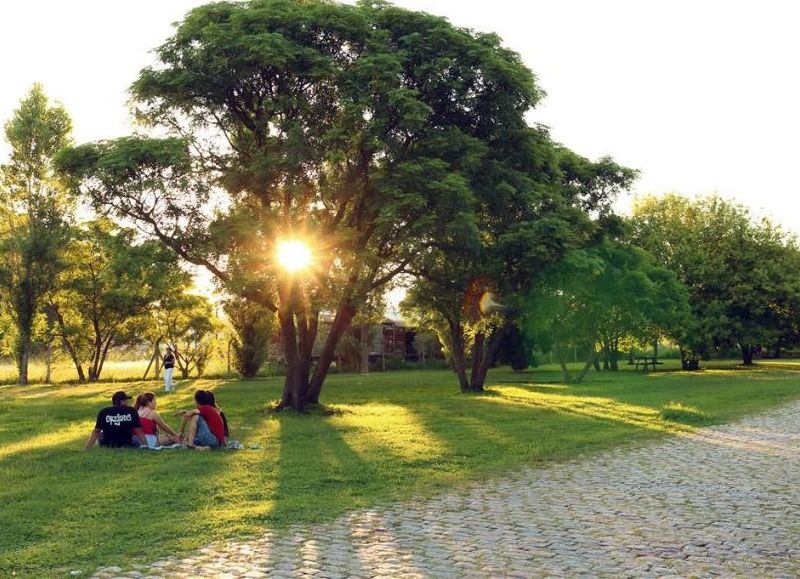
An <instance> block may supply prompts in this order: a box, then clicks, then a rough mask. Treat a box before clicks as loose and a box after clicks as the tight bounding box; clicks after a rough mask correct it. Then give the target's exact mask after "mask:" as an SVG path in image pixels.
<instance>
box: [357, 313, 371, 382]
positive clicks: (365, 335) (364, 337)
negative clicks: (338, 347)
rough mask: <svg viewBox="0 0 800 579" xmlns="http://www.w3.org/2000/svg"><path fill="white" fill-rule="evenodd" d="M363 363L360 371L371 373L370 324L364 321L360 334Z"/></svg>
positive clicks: (360, 365)
mask: <svg viewBox="0 0 800 579" xmlns="http://www.w3.org/2000/svg"><path fill="white" fill-rule="evenodd" d="M360 338H361V339H360V341H359V344H360V352H361V363H360V364H359V368H358V371H359V372H360V373H361V374H369V324H367V323H366V322H362V324H361V336H360Z"/></svg>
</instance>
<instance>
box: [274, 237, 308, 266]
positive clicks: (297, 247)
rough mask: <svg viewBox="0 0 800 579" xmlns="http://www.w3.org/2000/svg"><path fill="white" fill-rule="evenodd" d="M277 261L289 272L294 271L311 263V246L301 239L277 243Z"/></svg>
mask: <svg viewBox="0 0 800 579" xmlns="http://www.w3.org/2000/svg"><path fill="white" fill-rule="evenodd" d="M277 255H278V263H279V264H280V265H281V267H282V268H283V269H285V270H286V271H288V272H289V273H295V272H298V271H300V270H302V269H305V268H307V267H308V266H309V265H311V261H312V257H311V248H309V247H308V244H306V243H305V242H303V241H298V240H296V239H295V240H291V241H281V242H280V243H278V250H277Z"/></svg>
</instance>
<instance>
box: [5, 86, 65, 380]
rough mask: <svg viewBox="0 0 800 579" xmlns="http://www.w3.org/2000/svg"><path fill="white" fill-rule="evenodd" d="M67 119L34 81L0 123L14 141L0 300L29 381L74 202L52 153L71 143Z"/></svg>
mask: <svg viewBox="0 0 800 579" xmlns="http://www.w3.org/2000/svg"><path fill="white" fill-rule="evenodd" d="M71 130H72V123H71V121H70V118H69V115H68V114H67V113H66V111H65V110H64V109H63V107H61V106H59V105H54V104H51V103H50V102H49V100H48V98H47V95H45V93H44V91H43V90H42V87H41V86H40V85H38V84H36V85H34V86H33V88H32V89H31V90H30V92H29V93H28V95H27V96H26V97H25V98H24V99H23V100H22V102H21V103H20V107H19V108H18V109H17V110H16V111H14V114H13V115H12V117H11V119H10V120H9V121H8V122H7V123H6V125H5V136H6V140H7V141H8V144H9V145H10V146H11V158H10V159H9V162H8V163H7V164H5V165H3V166H2V167H1V168H0V305H2V308H3V310H4V311H5V312H6V313H7V314H8V315H9V317H10V318H11V319H12V320H13V322H14V327H15V336H14V347H13V352H14V358H15V360H16V362H17V366H18V370H19V383H20V384H27V383H28V361H29V358H30V354H31V344H32V339H33V331H34V321H35V319H36V316H37V314H38V313H39V311H40V308H41V305H42V300H43V298H44V297H45V296H46V295H47V294H48V292H50V291H51V290H52V289H53V287H54V285H53V284H54V281H55V279H56V277H57V275H58V272H59V271H60V270H61V269H62V268H63V267H64V263H65V262H64V260H63V251H62V250H63V247H64V245H65V241H66V239H67V237H68V220H69V218H70V216H71V215H72V211H71V208H72V205H73V204H72V202H71V200H70V199H69V197H68V195H67V193H66V192H65V189H64V187H62V185H61V183H60V182H59V180H58V179H57V178H56V177H55V176H54V173H53V168H52V160H53V157H54V155H55V154H56V152H57V151H58V150H59V149H61V148H62V147H64V146H66V145H68V144H69V143H70V132H71Z"/></svg>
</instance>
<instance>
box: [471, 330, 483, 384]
mask: <svg viewBox="0 0 800 579" xmlns="http://www.w3.org/2000/svg"><path fill="white" fill-rule="evenodd" d="M485 342H486V335H485V334H484V333H483V332H478V333H476V334H475V340H474V341H473V342H472V370H471V371H470V375H469V389H470V392H481V391H482V390H483V384H481V383H480V378H479V377H480V371H481V366H482V365H483V362H484V358H485V356H486V352H485V351H484V350H485Z"/></svg>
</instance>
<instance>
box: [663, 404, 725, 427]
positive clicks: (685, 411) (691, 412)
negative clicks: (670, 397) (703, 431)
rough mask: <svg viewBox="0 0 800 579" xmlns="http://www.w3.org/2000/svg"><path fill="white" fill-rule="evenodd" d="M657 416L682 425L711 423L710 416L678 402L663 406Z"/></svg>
mask: <svg viewBox="0 0 800 579" xmlns="http://www.w3.org/2000/svg"><path fill="white" fill-rule="evenodd" d="M658 414H659V416H660V417H661V418H663V419H664V420H669V421H670V422H680V423H682V424H710V423H711V421H712V416H711V415H710V414H708V413H706V412H703V411H702V410H700V409H698V408H696V407H694V406H689V405H688V404H684V403H683V402H679V401H678V402H669V403H667V404H665V405H664V406H662V407H661V410H659V412H658Z"/></svg>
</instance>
